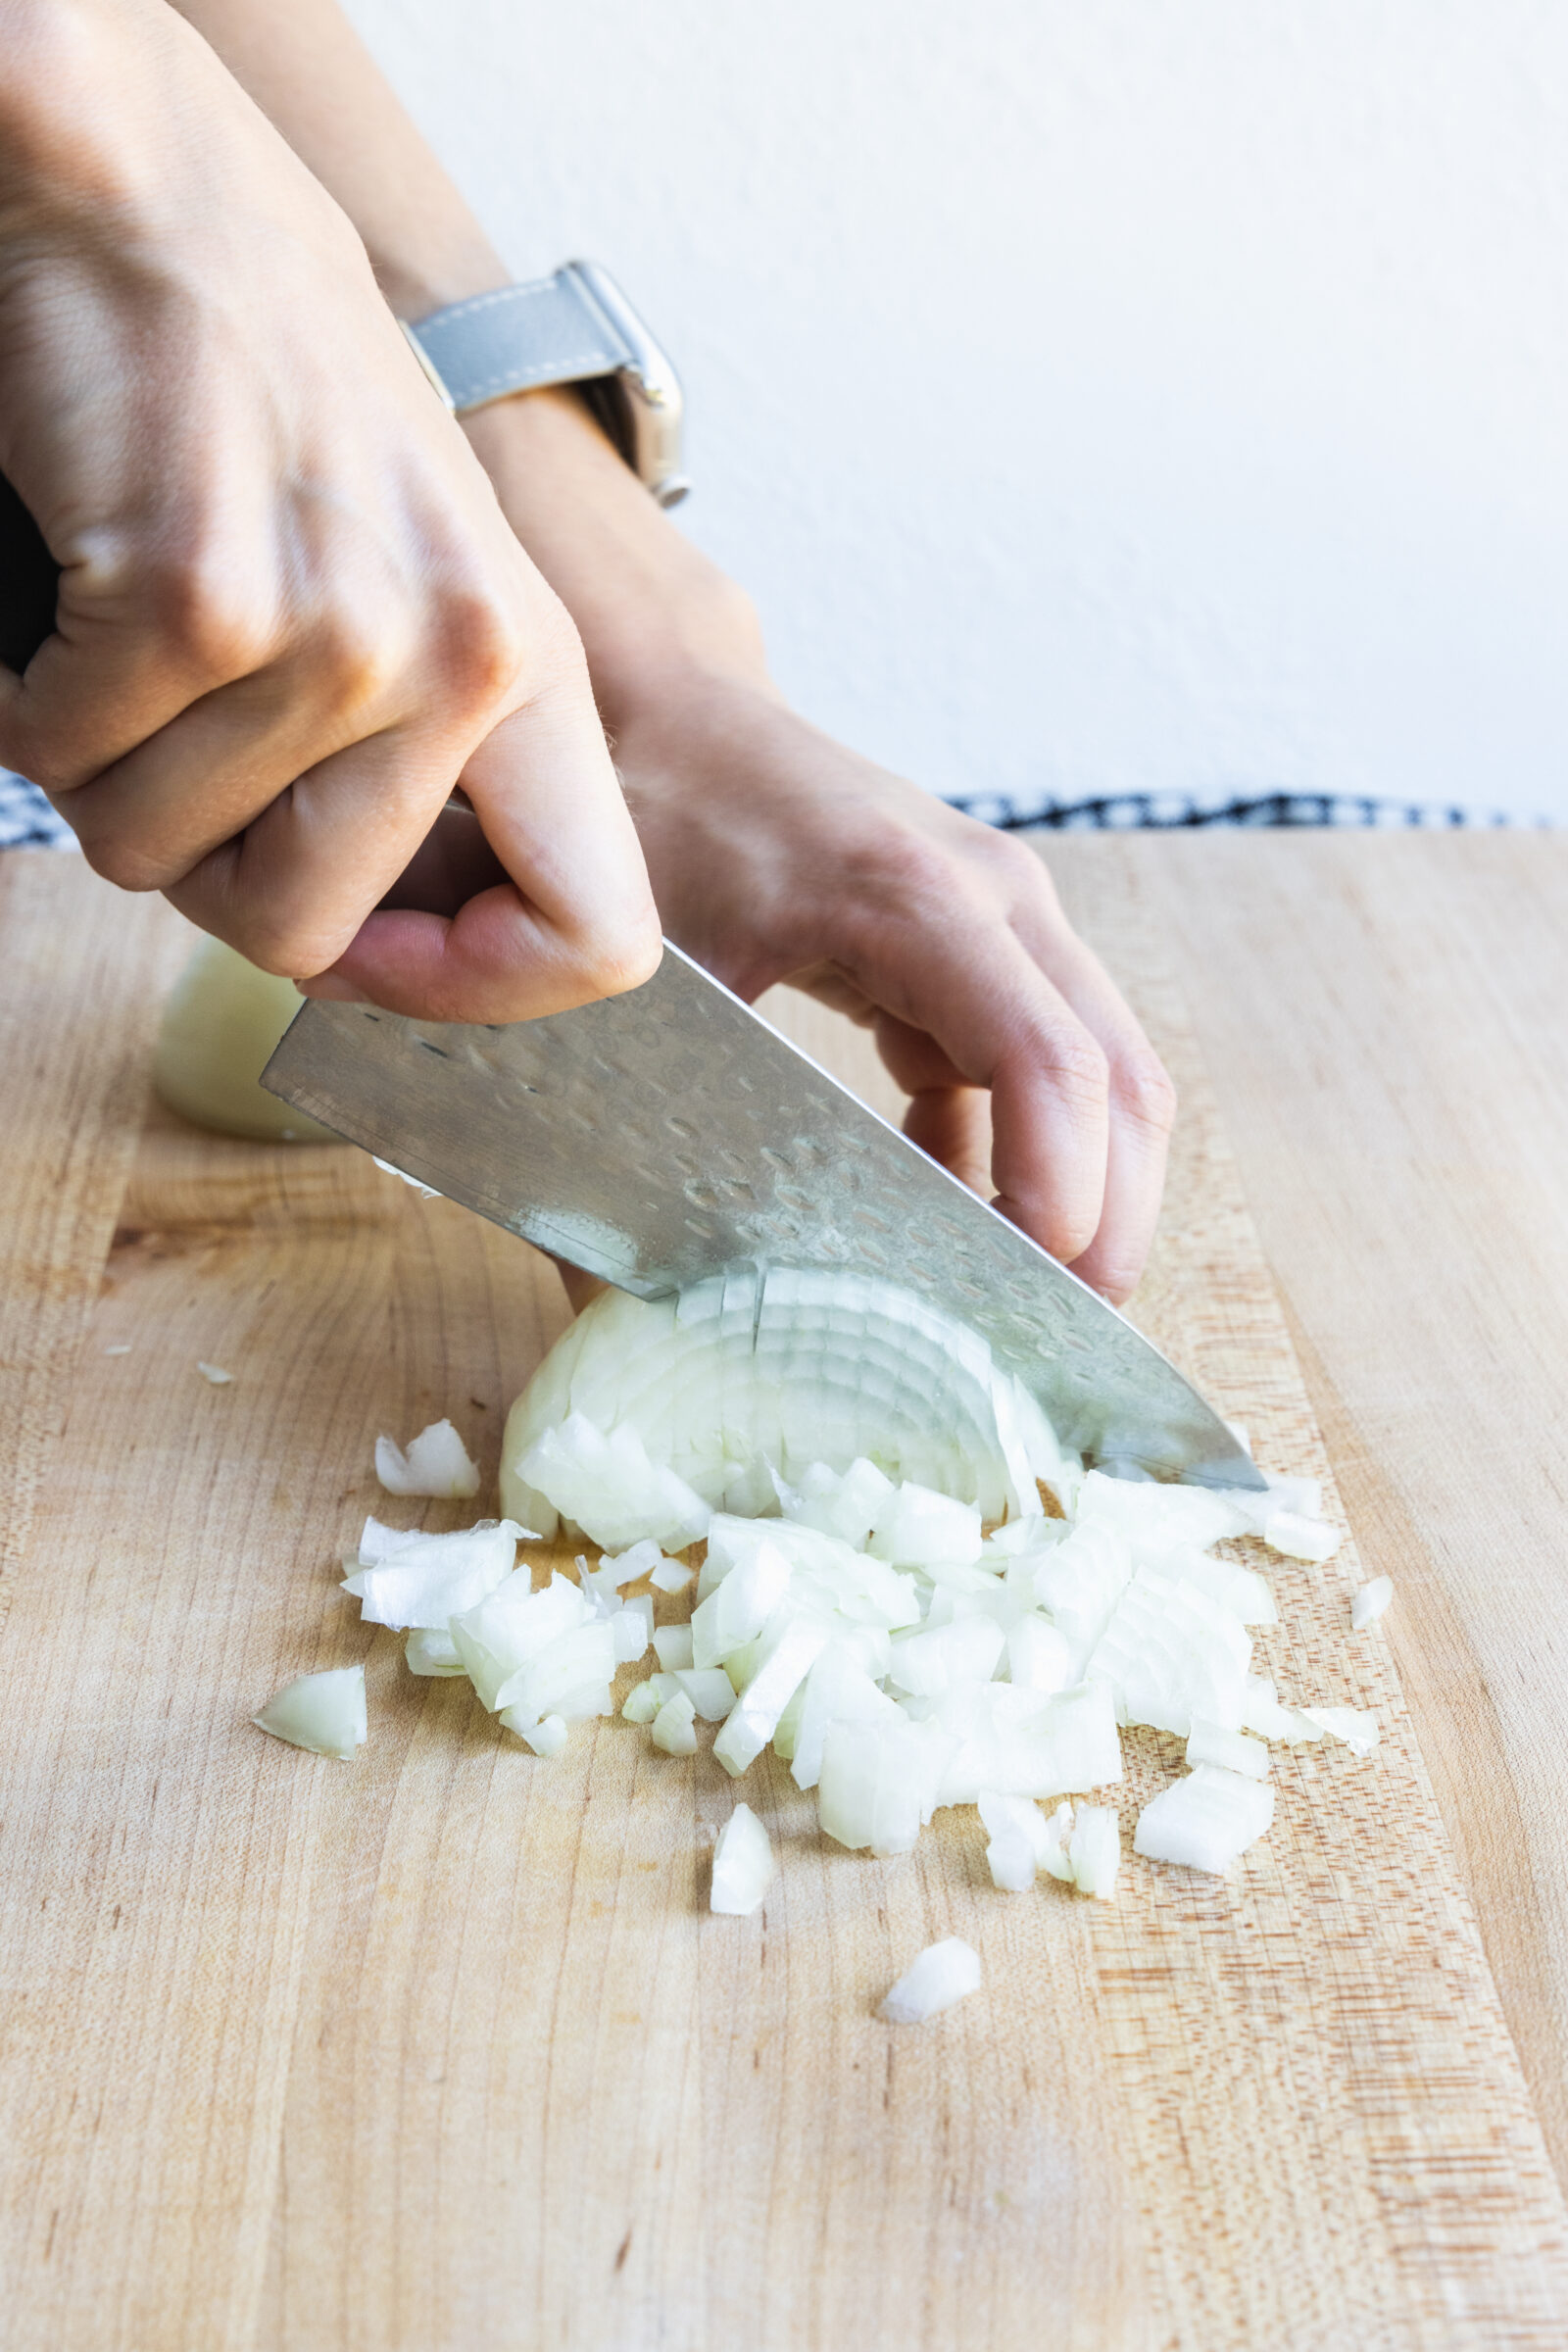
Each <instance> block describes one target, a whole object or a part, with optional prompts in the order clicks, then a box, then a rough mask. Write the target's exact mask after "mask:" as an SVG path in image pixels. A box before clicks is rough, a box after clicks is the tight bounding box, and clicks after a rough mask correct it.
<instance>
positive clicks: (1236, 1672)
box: [1085, 1481, 1252, 1738]
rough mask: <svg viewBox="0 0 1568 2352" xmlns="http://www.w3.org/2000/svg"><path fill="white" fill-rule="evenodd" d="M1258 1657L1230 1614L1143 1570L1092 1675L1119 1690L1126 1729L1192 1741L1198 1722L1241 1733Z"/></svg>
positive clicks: (1095, 1656)
mask: <svg viewBox="0 0 1568 2352" xmlns="http://www.w3.org/2000/svg"><path fill="white" fill-rule="evenodd" d="M1087 1483H1088V1482H1087V1481H1085V1484H1086V1485H1087ZM1251 1654H1252V1645H1251V1642H1250V1641H1249V1640H1248V1637H1247V1635H1246V1633H1245V1632H1244V1630H1243V1628H1242V1626H1241V1624H1240V1623H1239V1621H1238V1620H1237V1619H1236V1618H1235V1617H1234V1616H1233V1615H1232V1614H1231V1612H1230V1611H1229V1610H1228V1609H1223V1608H1218V1607H1216V1605H1215V1604H1214V1602H1213V1601H1211V1600H1207V1599H1205V1598H1204V1596H1203V1594H1202V1593H1200V1592H1198V1591H1197V1589H1196V1588H1195V1587H1194V1586H1192V1585H1184V1584H1177V1583H1175V1582H1173V1581H1172V1580H1171V1579H1169V1578H1167V1577H1162V1576H1156V1575H1155V1573H1154V1572H1153V1570H1152V1569H1150V1568H1140V1569H1139V1570H1138V1573H1137V1574H1136V1576H1134V1578H1133V1580H1132V1582H1131V1584H1129V1586H1128V1587H1127V1590H1126V1591H1125V1593H1123V1594H1122V1597H1121V1599H1120V1600H1119V1601H1118V1602H1117V1603H1116V1607H1115V1610H1114V1611H1113V1613H1112V1615H1111V1618H1110V1622H1109V1624H1108V1625H1107V1626H1106V1628H1105V1631H1104V1633H1103V1635H1102V1636H1101V1638H1100V1640H1099V1642H1097V1643H1096V1644H1095V1648H1094V1651H1093V1653H1092V1655H1091V1657H1090V1660H1089V1667H1088V1671H1089V1673H1090V1674H1091V1675H1096V1676H1099V1677H1101V1678H1103V1680H1104V1681H1106V1682H1108V1683H1110V1684H1111V1685H1112V1686H1113V1687H1114V1690H1115V1692H1116V1708H1117V1712H1118V1714H1119V1715H1120V1717H1121V1720H1122V1721H1123V1722H1124V1723H1147V1724H1151V1725H1152V1726H1153V1728H1154V1730H1156V1731H1161V1732H1175V1733H1177V1734H1179V1735H1181V1736H1182V1737H1184V1738H1185V1736H1186V1735H1187V1734H1188V1733H1189V1732H1190V1731H1191V1730H1192V1728H1193V1718H1194V1716H1195V1715H1201V1716H1203V1717H1204V1718H1205V1719H1206V1720H1207V1721H1209V1722H1211V1723H1218V1724H1222V1725H1224V1726H1225V1728H1226V1729H1227V1730H1238V1729H1240V1726H1241V1721H1242V1713H1243V1709H1244V1707H1245V1705H1246V1698H1247V1670H1248V1665H1249V1662H1250V1658H1251Z"/></svg>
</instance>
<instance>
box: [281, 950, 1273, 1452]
mask: <svg viewBox="0 0 1568 2352" xmlns="http://www.w3.org/2000/svg"><path fill="white" fill-rule="evenodd" d="M263 1084H264V1085H265V1086H267V1087H269V1088H270V1091H271V1092H272V1093H273V1094H275V1095H280V1096H281V1097H282V1099H283V1100H284V1101H285V1102H286V1103H293V1104H294V1106H295V1107H296V1108H297V1109H300V1110H304V1111H308V1112H309V1113H310V1115H311V1117H312V1118H313V1119H318V1120H319V1121H320V1122H321V1124H322V1125H323V1126H326V1127H330V1128H333V1129H335V1130H336V1132H337V1133H338V1134H340V1135H343V1136H346V1137H348V1138H349V1140H350V1141H351V1142H353V1143H356V1144H360V1145H363V1146H364V1148H365V1149H366V1150H367V1151H368V1152H374V1154H375V1155H376V1157H377V1158H378V1159H384V1160H387V1161H389V1162H390V1163H391V1165H392V1166H394V1167H396V1168H401V1169H402V1170H403V1171H404V1173H405V1174H407V1175H409V1176H412V1177H415V1178H417V1181H418V1182H419V1183H421V1184H427V1185H430V1186H432V1187H433V1188H434V1189H435V1190H436V1191H437V1192H440V1193H444V1194H446V1195H447V1196H448V1197H449V1198H450V1199H452V1200H454V1201H462V1202H463V1203H464V1205H465V1206H466V1207H468V1208H472V1209H477V1210H478V1212H479V1214H480V1215H481V1216H485V1217H489V1218H491V1219H492V1220H493V1221H494V1222H495V1223H496V1224H498V1225H503V1226H505V1227H506V1228H507V1229H508V1230H509V1231H510V1232H513V1233H516V1234H520V1235H521V1236H522V1237H523V1238H524V1240H526V1241H529V1242H532V1243H534V1244H536V1245H537V1247H538V1248H539V1249H541V1250H550V1251H551V1252H552V1253H553V1254H554V1255H556V1256H557V1257H564V1258H566V1259H568V1260H569V1261H570V1262H571V1263H572V1264H573V1265H578V1266H582V1267H584V1268H586V1269H587V1271H588V1272H589V1273H591V1274H597V1275H599V1276H601V1277H602V1278H603V1279H604V1280H605V1281H606V1282H610V1283H613V1284H615V1285H616V1286H617V1287H618V1288H619V1289H621V1290H625V1291H631V1292H634V1293H635V1294H636V1295H637V1296H638V1297H639V1298H643V1299H655V1298H662V1297H665V1296H667V1295H668V1294H669V1293H670V1292H672V1291H677V1290H680V1289H683V1288H684V1287H686V1286H687V1285H688V1284H691V1283H694V1282H698V1281H701V1280H702V1279H703V1278H704V1277H706V1276H709V1275H711V1274H715V1273H718V1272H720V1271H722V1270H723V1269H724V1268H726V1267H729V1266H738V1265H741V1264H752V1265H757V1264H760V1265H763V1266H766V1265H770V1264H771V1265H778V1266H831V1267H845V1268H851V1269H854V1270H855V1271H857V1272H858V1273H862V1274H870V1275H881V1276H883V1277H885V1278H886V1279H887V1280H889V1281H892V1282H897V1283H902V1284H904V1285H905V1286H906V1287H907V1289H909V1290H911V1291H914V1292H916V1293H918V1294H919V1295H920V1296H921V1297H922V1298H924V1299H929V1300H930V1301H931V1302H932V1303H933V1304H935V1305H936V1306H939V1307H941V1308H943V1309H945V1310H946V1311H948V1312H949V1313H952V1314H956V1315H958V1316H961V1317H962V1318H963V1319H964V1321H966V1322H968V1323H970V1324H972V1325H973V1326H974V1327H975V1328H976V1329H977V1330H978V1331H981V1332H983V1333H984V1335H985V1337H986V1338H987V1339H988V1340H989V1341H990V1343H991V1346H992V1348H993V1349H994V1351H995V1353H996V1355H997V1357H998V1359H999V1361H1001V1362H1002V1363H1003V1364H1005V1366H1006V1367H1007V1368H1008V1369H1009V1370H1011V1371H1015V1372H1017V1373H1019V1374H1020V1375H1021V1376H1022V1378H1023V1379H1024V1381H1025V1382H1026V1383H1027V1385H1028V1386H1029V1388H1030V1389H1031V1390H1032V1391H1033V1392H1034V1394H1035V1395H1036V1396H1037V1397H1039V1399H1040V1402H1041V1403H1042V1405H1043V1406H1044V1407H1045V1409H1046V1412H1047V1413H1048V1414H1049V1416H1050V1418H1051V1420H1052V1421H1053V1423H1054V1425H1055V1427H1056V1429H1057V1431H1058V1433H1059V1435H1060V1436H1061V1438H1062V1440H1063V1441H1064V1443H1066V1444H1067V1445H1070V1446H1075V1447H1077V1448H1079V1449H1080V1450H1082V1451H1084V1452H1086V1453H1088V1454H1089V1455H1091V1456H1092V1457H1093V1458H1095V1459H1097V1460H1112V1461H1120V1462H1126V1463H1129V1464H1132V1463H1139V1464H1142V1465H1144V1466H1145V1467H1147V1468H1149V1469H1151V1470H1155V1471H1160V1472H1163V1473H1164V1474H1166V1475H1167V1476H1168V1475H1170V1474H1171V1473H1173V1472H1174V1473H1177V1474H1179V1475H1181V1476H1183V1477H1186V1478H1188V1479H1193V1480H1200V1481H1203V1482H1206V1483H1218V1484H1224V1485H1235V1486H1251V1487H1256V1486H1260V1485H1261V1483H1262V1482H1261V1480H1260V1479H1259V1477H1258V1474H1257V1472H1256V1471H1255V1470H1254V1469H1253V1467H1252V1464H1251V1462H1250V1459H1249V1458H1248V1456H1247V1454H1246V1453H1245V1451H1244V1450H1243V1448H1242V1447H1241V1446H1240V1445H1239V1444H1238V1443H1237V1441H1236V1439H1235V1438H1234V1437H1233V1436H1232V1434H1231V1432H1230V1430H1229V1429H1228V1428H1227V1427H1226V1425H1225V1423H1224V1422H1223V1421H1222V1420H1221V1419H1220V1418H1219V1416H1218V1414H1216V1413H1215V1412H1214V1411H1213V1410H1212V1409H1211V1407H1210V1406H1208V1405H1207V1404H1206V1403H1205V1402H1204V1401H1203V1399H1202V1397H1200V1396H1199V1394H1198V1392H1197V1391H1196V1390H1195V1389H1194V1388H1193V1387H1192V1386H1191V1385H1190V1384H1189V1383H1188V1382H1187V1381H1186V1380H1184V1379H1183V1378H1182V1376H1181V1374H1180V1373H1179V1372H1177V1370H1176V1369H1175V1367H1174V1366H1173V1365H1172V1364H1170V1363H1169V1362H1168V1361H1167V1360H1166V1358H1165V1357H1164V1356H1163V1355H1161V1354H1160V1353H1159V1351H1158V1349H1157V1348H1154V1347H1152V1345H1151V1344H1150V1342H1149V1341H1148V1340H1146V1339H1145V1338H1144V1337H1143V1336H1142V1334H1141V1333H1139V1332H1137V1331H1135V1330H1134V1328H1133V1326H1132V1325H1131V1324H1130V1323H1129V1322H1128V1321H1127V1320H1126V1318H1125V1317H1124V1316H1122V1315H1119V1314H1118V1313H1117V1312H1116V1311H1115V1309H1114V1308H1113V1307H1110V1306H1107V1305H1106V1303H1105V1301H1104V1300H1103V1299H1101V1298H1100V1297H1099V1296H1098V1294H1097V1293H1096V1292H1094V1291H1091V1290H1090V1289H1088V1288H1087V1286H1086V1285H1085V1284H1083V1283H1081V1282H1080V1281H1079V1280H1078V1279H1077V1277H1076V1276H1075V1275H1072V1274H1070V1273H1068V1272H1067V1270H1066V1269H1065V1268H1064V1267H1063V1266H1060V1265H1058V1264H1057V1263H1056V1261H1055V1259H1054V1258H1053V1257H1050V1256H1048V1255H1047V1254H1046V1252H1045V1251H1044V1250H1040V1249H1038V1248H1037V1247H1036V1246H1035V1244H1034V1243H1033V1242H1031V1241H1030V1240H1028V1238H1027V1237H1026V1236H1025V1235H1024V1234H1022V1233H1020V1232H1019V1230H1018V1228H1017V1227H1016V1226H1015V1225H1012V1224H1009V1223H1008V1222H1007V1220H1006V1219H1005V1217H1003V1216H1001V1215H999V1214H998V1212H997V1211H996V1210H995V1209H993V1208H991V1207H989V1206H988V1205H987V1203H986V1202H985V1201H981V1200H979V1199H978V1198H977V1197H976V1196H975V1195H974V1194H973V1193H971V1192H969V1191H968V1190H967V1189H966V1188H965V1187H964V1186H963V1185H961V1184H959V1183H958V1181H957V1180H956V1178H955V1177H952V1176H950V1175H949V1174H948V1173H947V1171H946V1170H945V1169H944V1168H941V1167H939V1166H938V1165H937V1163H936V1162H935V1161H934V1160H932V1159H930V1158H928V1157H927V1156H926V1154H925V1153H924V1152H921V1151H919V1150H918V1149H917V1148H916V1147H915V1146H914V1145H913V1144H910V1143H908V1142H907V1141H906V1139H905V1138H904V1137H903V1136H902V1135H900V1134H899V1133H898V1131H897V1129H896V1128H893V1127H890V1126H889V1125H888V1124H887V1122H886V1121H885V1120H883V1119H881V1118H879V1117H878V1116H877V1115H876V1113H875V1112H874V1111H871V1110H868V1109H866V1107H865V1106H864V1104H863V1103H859V1102H858V1101H857V1099H856V1098H855V1096H853V1095H851V1094H850V1093H849V1092H848V1091H847V1090H846V1089H845V1088H844V1087H842V1086H840V1085H839V1084H838V1083H837V1081H836V1080H834V1079H832V1078H830V1077H829V1076H828V1075H827V1073H826V1071H824V1070H821V1069H819V1068H818V1067H817V1065H816V1063H815V1062H813V1061H812V1060H811V1059H810V1058H809V1055H807V1054H802V1053H801V1052H800V1051H799V1050H798V1049H797V1048H796V1047H794V1046H792V1045H791V1044H790V1043H789V1042H788V1040H787V1039H785V1038H783V1037H781V1036H780V1035H779V1034H778V1032H777V1031H776V1030H775V1029H773V1028H771V1027H770V1026H769V1025H768V1023H767V1022H765V1021H764V1020H762V1019H761V1017H760V1015H759V1014H757V1013H755V1012H753V1011H752V1010H751V1008H750V1007H749V1006H748V1005H743V1004H742V1003H741V1001H740V999H739V998H738V997H735V996H732V995H731V994H730V992H729V990H728V989H726V988H723V987H721V986H720V984H719V983H718V982H717V981H716V980H713V979H711V978H710V976H709V975H708V973H706V972H705V971H704V970H703V969H702V968H701V966H700V965H698V964H696V963H694V962H692V960H691V959H690V957H689V956H684V955H682V953H681V952H680V950H679V949H678V948H674V947H671V946H669V945H668V944H667V943H666V945H665V948H664V957H663V962H662V964H661V966H660V969H659V971H658V972H657V973H656V974H655V976H654V978H653V979H652V980H650V981H648V982H647V983H646V984H645V985H644V986H643V987H641V988H638V989H633V990H632V991H630V992H629V993H628V994H627V995H625V996H620V997H613V998H611V999H609V1000H608V1001H607V1002H605V1003H603V1004H598V1005H583V1006H581V1007H580V1008H579V1009H578V1010H576V1011H573V1012H564V1013H558V1014H554V1015H552V1016H550V1017H549V1018H547V1019H543V1020H536V1021H516V1022H513V1023H511V1024H509V1025H507V1026H505V1027H483V1026H464V1025H459V1024H446V1023H439V1022H421V1021H415V1020H408V1019H405V1018H403V1017H401V1016H400V1015H398V1014H396V1013H390V1012H382V1011H380V1010H378V1009H377V1008H376V1007H374V1006H372V1005H334V1004H327V1003H324V1002H312V1003H309V1004H307V1005H305V1006H304V1008H303V1009H302V1011H301V1012H300V1013H299V1015H298V1016H297V1018H296V1019H295V1020H294V1022H293V1024H292V1026H291V1027H290V1028H289V1030H288V1032H287V1034H286V1036H285V1037H284V1038H283V1040H282V1042H281V1044H280V1045H279V1046H278V1048H277V1051H276V1052H275V1053H274V1054H273V1055H272V1058H271V1060H270V1062H269V1064H268V1066H267V1069H266V1072H265V1073H264V1076H263Z"/></svg>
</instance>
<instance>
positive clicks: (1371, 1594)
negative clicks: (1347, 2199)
mask: <svg viewBox="0 0 1568 2352" xmlns="http://www.w3.org/2000/svg"><path fill="white" fill-rule="evenodd" d="M1393 1598H1394V1579H1393V1577H1392V1576H1375V1577H1373V1579H1372V1581H1371V1583H1370V1584H1367V1585H1363V1586H1362V1587H1361V1589H1360V1591H1359V1592H1358V1593H1356V1594H1355V1596H1354V1598H1353V1599H1352V1600H1351V1602H1350V1631H1351V1633H1352V1634H1359V1633H1361V1632H1363V1631H1364V1630H1365V1628H1366V1627H1367V1626H1369V1625H1374V1624H1375V1623H1376V1622H1377V1620H1378V1618H1380V1617H1381V1616H1382V1614H1383V1612H1384V1610H1385V1609H1386V1608H1387V1607H1388V1605H1389V1603H1390V1601H1391V1600H1392V1599H1393Z"/></svg>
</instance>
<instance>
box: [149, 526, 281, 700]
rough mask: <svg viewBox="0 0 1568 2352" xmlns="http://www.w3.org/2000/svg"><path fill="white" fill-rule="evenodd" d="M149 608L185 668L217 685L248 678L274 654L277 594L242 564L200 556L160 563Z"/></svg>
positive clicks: (154, 572)
mask: <svg viewBox="0 0 1568 2352" xmlns="http://www.w3.org/2000/svg"><path fill="white" fill-rule="evenodd" d="M143 593H144V601H145V610H146V611H147V613H148V614H149V616H150V618H151V620H152V623H153V626H154V628H155V630H156V632H157V634H158V636H159V638H160V639H161V640H162V641H163V643H164V644H165V645H166V646H167V647H168V648H169V650H170V651H171V652H172V654H173V655H174V656H175V658H176V659H177V660H178V661H179V662H180V664H181V666H182V667H183V668H186V669H188V670H190V671H193V672H194V673H195V675H196V676H197V677H198V678H201V679H204V680H207V681H210V682H211V683H212V684H214V685H223V684H226V683H228V682H229V681H230V680H231V679H235V678H243V677H248V676H249V675H250V674H251V672H252V671H253V670H256V669H260V668H261V667H262V665H263V663H264V662H267V661H268V660H269V659H270V654H271V651H272V646H271V636H272V631H271V624H270V613H271V598H270V595H262V594H258V593H255V592H253V587H252V584H251V583H250V582H249V581H248V579H247V577H246V575H245V573H244V572H243V571H242V570H241V569H240V567H239V566H238V565H237V564H231V563H227V562H224V561H222V560H221V559H219V558H217V557H207V556H196V557H187V558H179V559H174V560H171V561H165V562H162V563H159V564H156V565H155V566H154V567H153V569H152V572H151V575H150V577H149V578H148V579H147V581H146V582H145V585H144V592H143Z"/></svg>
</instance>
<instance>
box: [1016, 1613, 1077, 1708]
mask: <svg viewBox="0 0 1568 2352" xmlns="http://www.w3.org/2000/svg"><path fill="white" fill-rule="evenodd" d="M1007 1680H1008V1681H1009V1682H1010V1683H1013V1684H1015V1685H1016V1686H1017V1687H1018V1689H1020V1690H1023V1691H1045V1692H1047V1694H1048V1695H1049V1694H1050V1693H1052V1692H1054V1691H1065V1689H1066V1688H1067V1685H1068V1684H1069V1683H1070V1682H1071V1680H1072V1652H1071V1651H1070V1650H1069V1648H1068V1647H1067V1642H1066V1639H1065V1637H1064V1636H1063V1635H1062V1634H1060V1633H1059V1632H1058V1631H1057V1629H1056V1628H1055V1626H1054V1625H1048V1624H1047V1623H1046V1620H1045V1619H1044V1618H1043V1617H1035V1616H1029V1617H1020V1618H1019V1620H1018V1623H1017V1624H1016V1625H1015V1626H1014V1627H1013V1629H1012V1631H1011V1632H1010V1633H1009V1634H1008V1636H1007Z"/></svg>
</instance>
